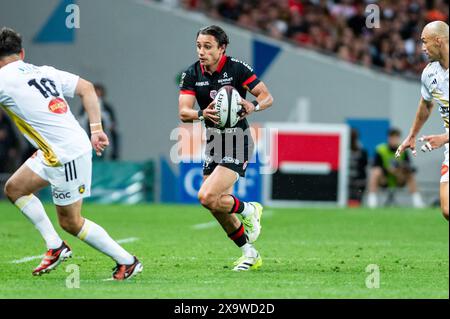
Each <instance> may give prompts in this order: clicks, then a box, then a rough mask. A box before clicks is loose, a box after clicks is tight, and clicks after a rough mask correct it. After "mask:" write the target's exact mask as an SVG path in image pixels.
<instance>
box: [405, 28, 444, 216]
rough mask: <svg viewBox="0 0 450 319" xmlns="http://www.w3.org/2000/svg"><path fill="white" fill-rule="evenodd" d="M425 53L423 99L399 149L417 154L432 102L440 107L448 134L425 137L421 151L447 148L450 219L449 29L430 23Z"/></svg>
mask: <svg viewBox="0 0 450 319" xmlns="http://www.w3.org/2000/svg"><path fill="white" fill-rule="evenodd" d="M422 42H423V51H424V52H425V54H426V55H427V56H428V58H429V59H430V61H431V62H430V64H428V66H427V67H426V68H425V69H424V70H423V73H422V89H421V93H422V97H421V99H420V102H419V109H418V111H417V114H416V118H415V120H414V123H413V126H412V128H411V131H410V133H409V135H408V137H407V138H406V139H405V141H404V142H403V143H402V144H401V145H400V146H399V148H398V150H397V155H398V156H400V154H401V153H402V152H404V151H405V150H406V149H408V148H410V149H411V150H412V151H413V154H414V155H415V154H416V149H415V148H416V138H417V135H418V134H419V131H420V129H421V128H422V126H423V125H424V123H425V122H426V121H427V119H428V117H429V116H430V114H431V111H432V109H433V100H434V101H435V102H436V104H437V105H438V106H439V111H440V113H441V116H442V119H443V120H444V123H445V130H446V133H444V134H438V135H429V136H423V137H421V138H420V139H419V141H421V142H424V143H425V144H424V145H423V146H422V148H421V149H422V151H424V152H426V151H430V152H431V151H432V150H435V149H437V148H440V147H442V146H445V158H444V162H443V163H442V168H441V186H440V198H441V209H442V214H443V215H444V217H445V218H446V219H447V220H448V205H449V203H448V197H449V194H448V142H449V136H448V126H449V120H448V107H449V103H448V91H449V87H448V86H449V82H448V64H449V56H448V55H449V28H448V24H447V23H445V22H442V21H434V22H430V23H429V24H427V25H426V26H425V28H424V29H423V31H422Z"/></svg>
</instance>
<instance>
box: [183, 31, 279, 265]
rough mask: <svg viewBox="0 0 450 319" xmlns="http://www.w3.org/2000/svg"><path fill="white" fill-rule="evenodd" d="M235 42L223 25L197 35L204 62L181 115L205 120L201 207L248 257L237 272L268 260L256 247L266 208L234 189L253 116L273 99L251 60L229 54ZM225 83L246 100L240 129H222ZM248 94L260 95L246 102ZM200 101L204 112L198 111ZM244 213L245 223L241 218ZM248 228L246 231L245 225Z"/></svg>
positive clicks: (186, 78) (191, 72)
mask: <svg viewBox="0 0 450 319" xmlns="http://www.w3.org/2000/svg"><path fill="white" fill-rule="evenodd" d="M228 44H229V39H228V36H227V34H226V33H225V31H224V30H222V29H221V28H220V27H218V26H214V25H212V26H208V27H206V28H203V29H201V30H200V31H199V32H198V33H197V41H196V45H197V55H198V59H199V60H198V61H197V62H196V63H194V64H193V65H191V66H190V67H189V68H188V69H187V70H186V71H185V72H184V73H183V74H182V77H181V83H180V97H179V115H180V119H181V120H182V121H183V122H192V121H195V120H200V121H204V122H205V126H206V131H207V147H206V154H205V156H206V157H205V161H204V165H203V175H204V177H203V184H202V187H201V189H200V191H199V194H198V198H199V201H200V203H201V204H202V205H203V206H204V207H205V208H207V209H208V210H210V211H211V213H212V214H213V215H214V217H215V218H216V219H217V221H218V222H219V223H220V224H221V225H222V227H223V229H224V230H225V231H226V233H227V234H228V237H229V238H230V239H232V240H233V241H234V242H235V243H236V245H237V246H238V247H240V248H241V249H242V252H243V255H242V257H241V258H239V259H238V260H237V261H236V262H235V267H234V268H233V270H235V271H242V270H250V269H257V268H259V267H260V266H261V265H262V259H261V256H260V255H259V253H258V251H257V250H256V249H255V247H254V246H253V242H255V241H256V239H257V238H258V236H259V234H260V231H261V225H260V218H261V215H262V210H263V208H262V206H261V204H259V203H256V202H251V203H246V202H242V201H240V200H239V199H238V198H236V197H235V196H233V195H232V194H231V193H232V189H233V185H234V184H235V183H236V181H237V180H238V179H239V177H240V176H241V177H244V176H245V170H246V168H247V164H248V161H249V160H250V159H251V157H252V155H253V150H254V143H253V140H252V137H251V134H250V130H249V125H248V122H247V117H248V115H250V114H251V113H253V112H255V111H262V110H265V109H267V108H268V107H270V106H271V105H272V103H273V98H272V96H271V94H270V93H269V91H268V89H267V87H266V86H265V85H264V83H263V82H261V81H260V80H259V79H258V78H257V76H256V75H255V73H254V72H253V69H252V68H251V67H250V66H249V65H248V64H247V63H245V62H242V61H240V60H238V59H235V58H232V57H229V56H227V55H226V53H225V52H226V49H227V46H228ZM225 85H231V86H233V87H234V88H235V89H236V90H237V91H238V92H239V94H240V95H241V97H242V102H241V105H242V113H241V119H240V121H239V122H238V124H237V125H236V126H235V127H234V128H226V129H223V130H221V129H218V128H216V124H217V122H218V116H217V111H216V110H215V109H214V101H213V100H214V97H215V95H216V94H217V91H218V90H219V89H220V88H221V87H222V86H225ZM247 91H250V93H251V94H252V95H254V96H255V97H256V99H255V100H254V101H253V102H249V101H247V100H245V96H246V93H247ZM196 100H197V102H198V104H199V106H200V110H195V109H194V106H195V101H196ZM236 214H239V215H241V218H242V222H241V220H240V219H239V218H238V217H237V216H236ZM244 226H245V227H244Z"/></svg>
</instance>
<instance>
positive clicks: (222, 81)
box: [217, 77, 233, 85]
mask: <svg viewBox="0 0 450 319" xmlns="http://www.w3.org/2000/svg"><path fill="white" fill-rule="evenodd" d="M231 81H233V77H231V78H226V79H219V80H217V82H219V83H220V84H222V85H223V84H228V83H231Z"/></svg>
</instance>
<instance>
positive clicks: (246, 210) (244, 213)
mask: <svg viewBox="0 0 450 319" xmlns="http://www.w3.org/2000/svg"><path fill="white" fill-rule="evenodd" d="M255 209H256V208H255V206H253V205H252V204H250V203H247V202H244V210H243V211H242V213H241V216H242V217H248V216H250V215H251V214H253V213H254V212H255Z"/></svg>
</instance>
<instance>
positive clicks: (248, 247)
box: [241, 243, 258, 258]
mask: <svg viewBox="0 0 450 319" xmlns="http://www.w3.org/2000/svg"><path fill="white" fill-rule="evenodd" d="M241 250H242V253H243V254H244V256H246V257H253V258H256V257H257V256H258V251H257V250H256V248H255V247H254V246H253V245H252V244H250V243H246V244H245V245H244V246H242V247H241Z"/></svg>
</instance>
